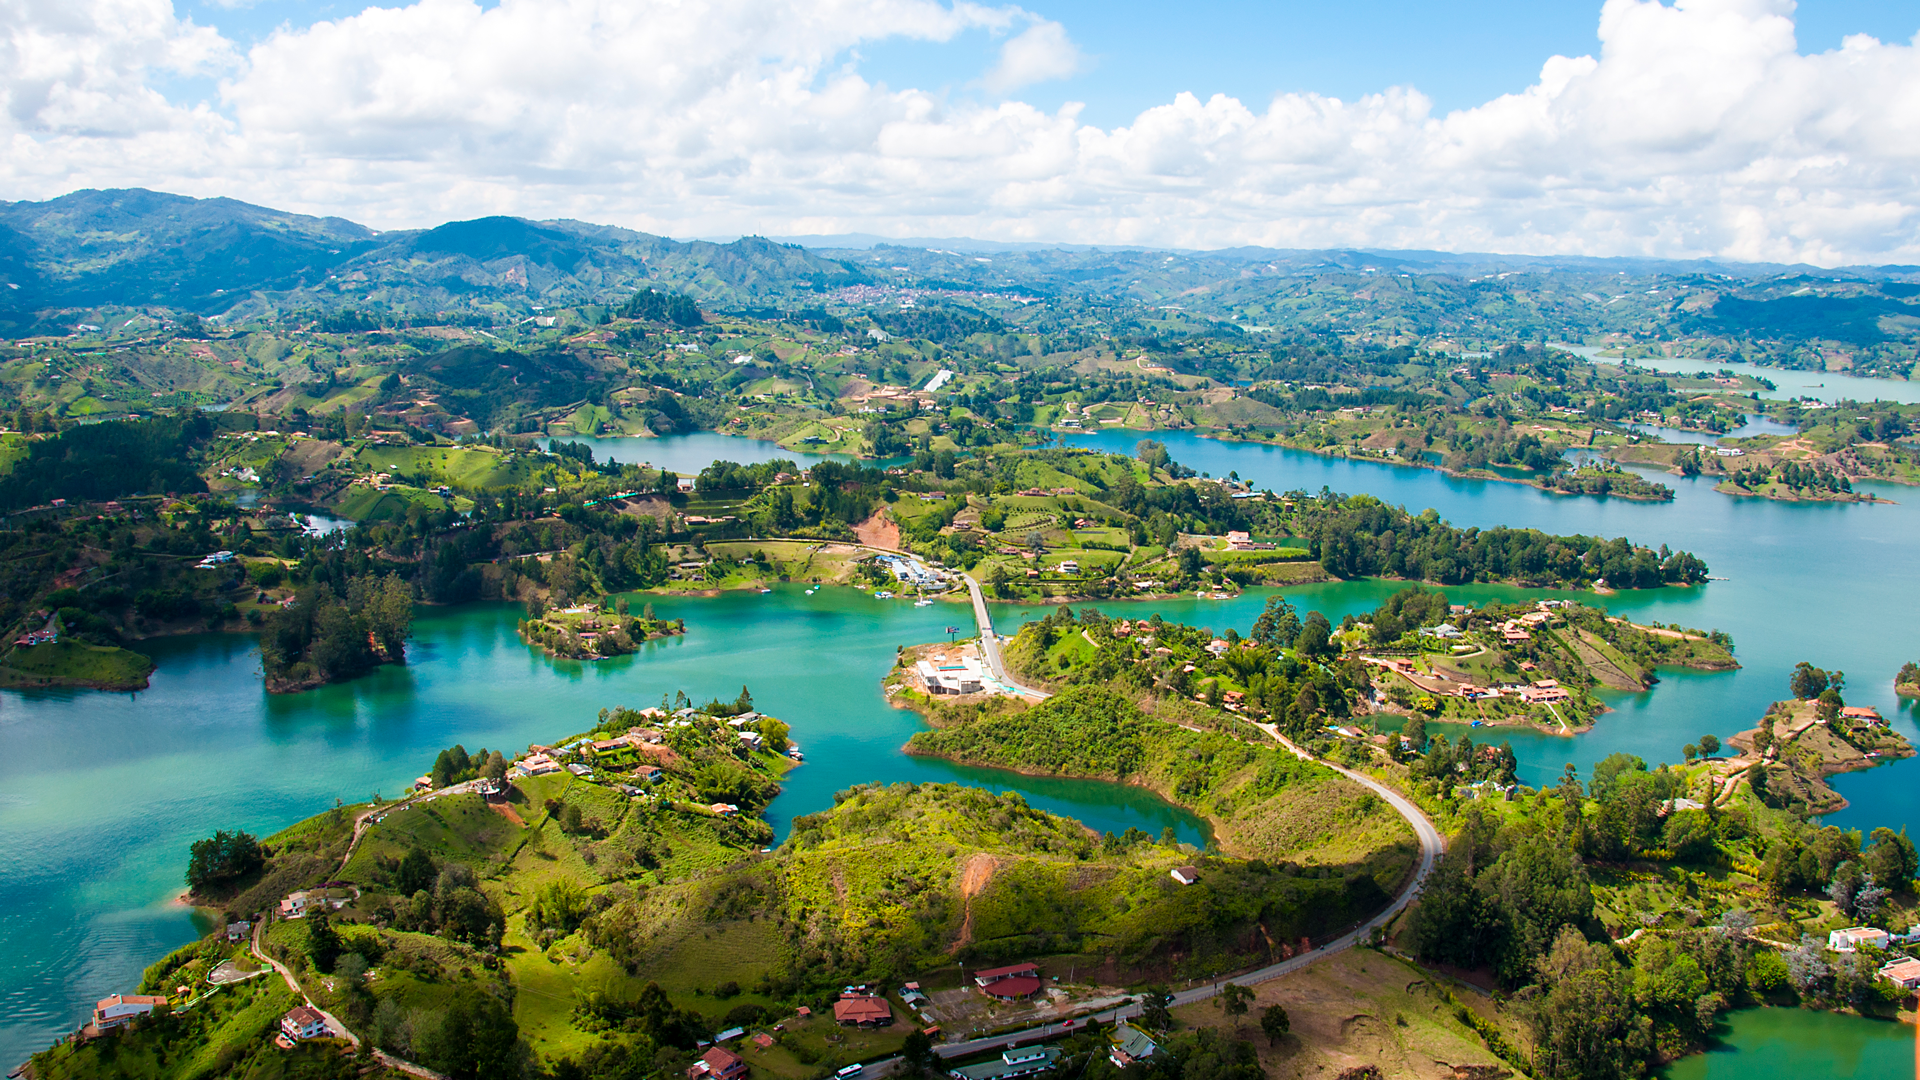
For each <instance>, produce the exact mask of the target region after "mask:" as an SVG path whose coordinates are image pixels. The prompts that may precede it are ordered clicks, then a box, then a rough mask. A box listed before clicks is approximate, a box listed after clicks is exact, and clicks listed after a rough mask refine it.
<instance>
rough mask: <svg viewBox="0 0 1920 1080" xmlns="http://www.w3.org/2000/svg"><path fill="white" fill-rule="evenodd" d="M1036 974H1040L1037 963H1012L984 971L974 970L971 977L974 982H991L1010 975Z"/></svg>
mask: <svg viewBox="0 0 1920 1080" xmlns="http://www.w3.org/2000/svg"><path fill="white" fill-rule="evenodd" d="M1038 974H1040V968H1039V967H1038V966H1037V965H1034V964H1014V965H1013V966H1011V967H997V968H988V969H987V970H985V971H976V972H974V973H973V978H974V981H976V982H980V981H985V982H992V981H993V980H995V979H1004V978H1007V977H1008V976H1010V975H1038Z"/></svg>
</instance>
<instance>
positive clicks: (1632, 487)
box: [1538, 462, 1673, 502]
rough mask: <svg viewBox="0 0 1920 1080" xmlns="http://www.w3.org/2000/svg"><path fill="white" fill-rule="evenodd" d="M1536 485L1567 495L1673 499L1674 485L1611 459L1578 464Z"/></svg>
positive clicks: (1644, 500) (1648, 499)
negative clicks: (1597, 462)
mask: <svg viewBox="0 0 1920 1080" xmlns="http://www.w3.org/2000/svg"><path fill="white" fill-rule="evenodd" d="M1538 486H1539V487H1541V488H1543V489H1545V490H1547V491H1558V492H1561V493H1563V494H1567V495H1611V496H1613V497H1614V498H1616V499H1633V500H1636V501H1639V502H1672V501H1673V489H1672V488H1670V487H1668V486H1667V485H1665V484H1662V483H1659V482H1657V481H1654V480H1648V479H1647V478H1646V477H1644V476H1640V475H1638V474H1636V473H1633V472H1629V471H1628V470H1626V469H1623V468H1621V467H1620V466H1618V465H1615V464H1613V463H1611V462H1609V463H1607V464H1605V465H1600V464H1589V465H1581V466H1579V467H1578V468H1573V469H1564V470H1560V471H1557V472H1554V473H1551V474H1550V475H1548V476H1546V477H1544V478H1542V479H1541V480H1540V481H1539V484H1538Z"/></svg>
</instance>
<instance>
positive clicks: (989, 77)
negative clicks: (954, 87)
mask: <svg viewBox="0 0 1920 1080" xmlns="http://www.w3.org/2000/svg"><path fill="white" fill-rule="evenodd" d="M1083 63H1084V61H1083V59H1082V57H1081V56H1080V47H1079V46H1077V45H1075V44H1074V43H1073V39H1072V38H1069V37H1068V36H1067V28H1066V27H1064V26H1061V25H1060V24H1059V23H1057V22H1038V23H1035V24H1033V25H1032V26H1030V27H1028V28H1027V29H1025V30H1023V31H1021V32H1020V33H1019V34H1018V35H1017V36H1015V37H1013V38H1011V39H1009V40H1008V41H1007V43H1006V44H1004V45H1002V46H1000V63H999V64H997V65H996V66H995V67H994V69H993V70H992V71H989V72H987V74H986V76H985V77H984V78H982V79H981V80H980V83H981V85H983V86H985V87H986V88H987V89H988V90H991V91H993V92H994V93H996V94H1006V93H1010V92H1012V91H1014V90H1018V89H1020V88H1021V87H1023V86H1032V85H1033V84H1034V83H1041V82H1048V81H1051V80H1053V79H1065V78H1067V77H1069V76H1072V75H1075V74H1078V73H1079V72H1080V71H1081V69H1082V65H1083Z"/></svg>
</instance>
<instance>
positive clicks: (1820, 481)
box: [1714, 460, 1888, 502]
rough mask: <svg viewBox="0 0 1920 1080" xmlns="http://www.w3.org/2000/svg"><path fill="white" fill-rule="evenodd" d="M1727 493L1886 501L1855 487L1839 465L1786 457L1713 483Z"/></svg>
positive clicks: (1813, 499) (1778, 498)
mask: <svg viewBox="0 0 1920 1080" xmlns="http://www.w3.org/2000/svg"><path fill="white" fill-rule="evenodd" d="M1714 490H1715V491H1718V492H1722V493H1724V494H1727V495H1755V496H1759V497H1761V498H1766V499H1773V500H1775V501H1777V502H1887V501H1888V500H1886V499H1882V498H1880V497H1879V496H1877V495H1869V494H1866V493H1864V492H1858V491H1855V490H1853V481H1852V480H1851V479H1850V478H1848V476H1847V475H1846V474H1845V473H1843V472H1840V471H1838V470H1836V469H1829V468H1824V467H1822V466H1820V465H1805V464H1802V463H1800V462H1798V461H1793V460H1785V461H1775V462H1771V463H1764V462H1763V463H1761V464H1757V465H1755V466H1753V467H1751V468H1746V469H1739V470H1735V471H1734V472H1731V473H1728V474H1727V478H1726V479H1725V480H1722V481H1721V482H1720V483H1718V484H1716V485H1715V486H1714Z"/></svg>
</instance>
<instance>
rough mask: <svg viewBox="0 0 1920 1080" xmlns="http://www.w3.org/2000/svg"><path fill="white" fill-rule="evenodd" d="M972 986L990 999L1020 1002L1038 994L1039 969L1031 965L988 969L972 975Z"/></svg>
mask: <svg viewBox="0 0 1920 1080" xmlns="http://www.w3.org/2000/svg"><path fill="white" fill-rule="evenodd" d="M973 984H974V985H975V986H977V987H979V988H980V992H981V993H983V994H985V995H987V996H988V997H990V998H996V999H998V1000H1000V1001H1020V1000H1022V999H1024V998H1030V997H1032V996H1033V995H1035V994H1037V993H1039V992H1040V969H1039V968H1038V967H1037V966H1035V965H1033V964H1013V965H1011V966H1009V967H997V968H988V969H987V970H985V971H976V972H974V973H973Z"/></svg>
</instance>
